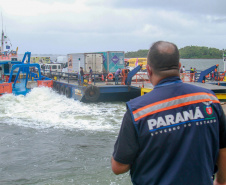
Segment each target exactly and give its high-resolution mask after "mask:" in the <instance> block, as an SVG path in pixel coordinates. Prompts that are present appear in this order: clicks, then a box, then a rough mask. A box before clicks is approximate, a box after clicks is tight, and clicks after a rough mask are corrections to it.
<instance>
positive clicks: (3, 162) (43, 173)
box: [0, 87, 131, 185]
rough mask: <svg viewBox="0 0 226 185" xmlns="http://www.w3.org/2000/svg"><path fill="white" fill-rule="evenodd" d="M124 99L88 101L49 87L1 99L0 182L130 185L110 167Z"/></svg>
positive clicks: (127, 175)
mask: <svg viewBox="0 0 226 185" xmlns="http://www.w3.org/2000/svg"><path fill="white" fill-rule="evenodd" d="M125 110H126V108H125V103H122V102H116V103H90V104H85V103H81V102H79V101H75V100H73V99H68V98H66V97H65V96H63V95H59V94H57V93H55V92H54V91H52V90H51V89H49V88H46V87H42V88H35V89H33V90H32V91H31V92H30V93H29V94H27V95H26V96H14V95H12V94H7V95H3V96H2V97H0V144H1V150H0V184H1V185H2V184H9V185H12V184H54V185H55V184H78V185H80V184H81V185H82V184H94V185H98V184H104V185H105V184H106V185H107V184H109V185H116V184H123V185H124V184H131V181H130V177H129V174H128V173H126V174H124V175H120V176H116V175H114V174H113V173H112V171H111V162H110V160H111V155H112V152H113V147H114V143H115V140H116V138H117V135H118V132H119V129H120V125H121V120H122V117H123V115H124V112H125Z"/></svg>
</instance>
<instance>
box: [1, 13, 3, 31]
mask: <svg viewBox="0 0 226 185" xmlns="http://www.w3.org/2000/svg"><path fill="white" fill-rule="evenodd" d="M1 15H2V13H1ZM2 30H3V16H2Z"/></svg>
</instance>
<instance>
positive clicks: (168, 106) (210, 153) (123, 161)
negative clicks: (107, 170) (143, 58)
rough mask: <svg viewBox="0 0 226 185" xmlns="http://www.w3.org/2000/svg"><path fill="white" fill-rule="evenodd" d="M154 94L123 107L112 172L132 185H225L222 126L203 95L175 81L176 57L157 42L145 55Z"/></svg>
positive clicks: (216, 108) (173, 49)
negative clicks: (125, 107) (125, 110)
mask: <svg viewBox="0 0 226 185" xmlns="http://www.w3.org/2000/svg"><path fill="white" fill-rule="evenodd" d="M147 59H148V60H147V61H148V63H147V72H148V75H149V79H150V81H151V83H152V84H153V86H154V89H153V90H152V91H151V92H149V93H147V94H145V95H143V96H141V97H138V98H135V99H133V100H131V101H129V102H127V112H126V113H125V115H124V118H123V121H122V125H121V129H120V132H119V136H118V138H117V141H116V143H115V146H114V152H113V157H112V170H113V172H114V173H115V174H121V173H125V172H127V171H129V170H130V175H131V179H132V182H133V184H141V185H145V184H148V185H151V184H153V185H154V184H157V185H168V184H172V185H181V184H183V185H186V184H187V185H191V184H195V185H212V184H213V179H212V175H213V174H214V173H215V172H216V171H217V173H216V178H215V181H214V183H215V185H226V120H225V114H224V112H223V110H222V107H221V105H220V102H219V100H218V99H217V97H216V96H215V95H214V93H213V92H212V91H210V90H208V89H204V88H201V87H198V86H194V85H190V84H186V83H183V82H182V81H181V79H180V78H179V75H180V74H179V69H180V67H181V64H180V62H179V51H178V48H177V46H176V45H175V44H173V43H169V42H164V41H159V42H156V43H154V44H153V45H152V46H151V48H150V50H149V53H148V58H147Z"/></svg>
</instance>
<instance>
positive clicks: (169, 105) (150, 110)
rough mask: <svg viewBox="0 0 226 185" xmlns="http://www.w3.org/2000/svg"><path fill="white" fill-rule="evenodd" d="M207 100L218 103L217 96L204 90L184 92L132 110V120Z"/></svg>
mask: <svg viewBox="0 0 226 185" xmlns="http://www.w3.org/2000/svg"><path fill="white" fill-rule="evenodd" d="M208 101H211V102H213V103H220V101H219V100H218V99H217V97H216V96H214V95H213V94H210V93H204V92H200V93H191V94H185V95H181V96H176V97H173V98H169V99H165V100H162V101H158V102H155V103H152V104H150V105H147V106H145V107H142V108H139V109H137V110H135V111H133V116H134V120H135V121H138V120H140V119H141V118H144V117H146V116H149V115H152V114H155V113H158V112H162V111H166V110H170V109H175V108H179V107H183V106H187V105H191V104H196V103H201V102H208Z"/></svg>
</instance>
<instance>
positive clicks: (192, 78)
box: [190, 67, 194, 82]
mask: <svg viewBox="0 0 226 185" xmlns="http://www.w3.org/2000/svg"><path fill="white" fill-rule="evenodd" d="M190 81H191V82H193V81H194V69H193V68H192V67H191V69H190Z"/></svg>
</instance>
